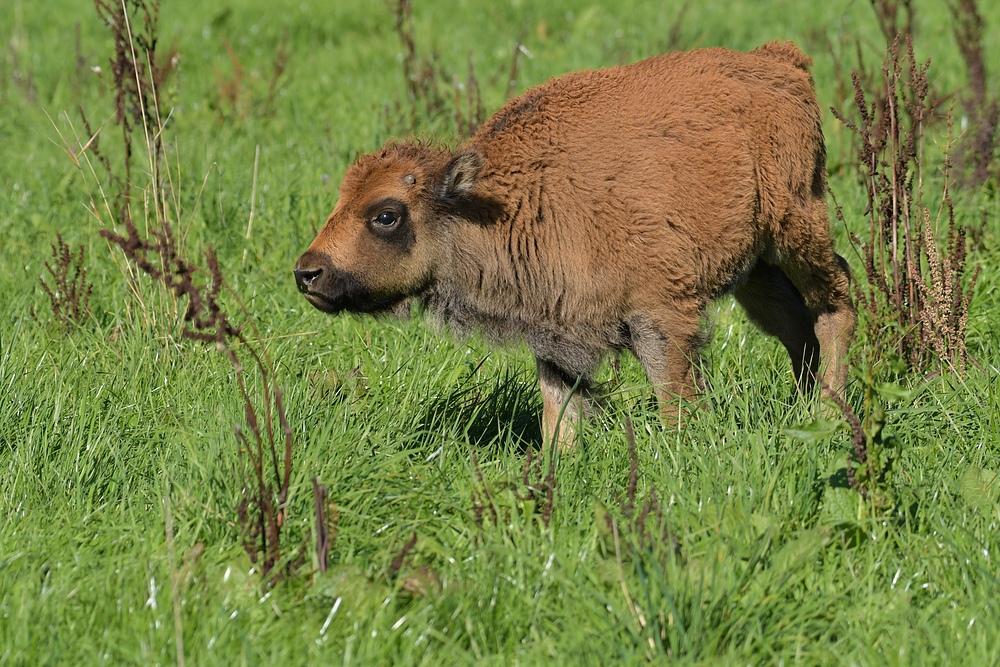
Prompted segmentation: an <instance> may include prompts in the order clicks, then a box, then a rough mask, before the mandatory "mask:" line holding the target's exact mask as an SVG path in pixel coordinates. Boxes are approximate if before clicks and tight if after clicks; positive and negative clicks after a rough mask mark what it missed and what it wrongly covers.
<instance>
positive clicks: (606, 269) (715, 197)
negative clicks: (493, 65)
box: [295, 43, 855, 443]
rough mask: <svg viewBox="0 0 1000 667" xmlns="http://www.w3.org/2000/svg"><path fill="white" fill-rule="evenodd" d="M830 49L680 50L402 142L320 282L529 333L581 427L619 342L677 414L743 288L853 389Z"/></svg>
mask: <svg viewBox="0 0 1000 667" xmlns="http://www.w3.org/2000/svg"><path fill="white" fill-rule="evenodd" d="M809 64H810V60H809V59H808V58H807V57H806V56H805V55H803V54H802V53H801V52H800V51H799V50H798V49H797V48H796V47H795V46H794V45H793V44H791V43H784V44H779V43H769V44H765V45H764V46H762V47H760V48H759V49H757V50H755V51H753V52H751V53H738V52H733V51H728V50H724V49H705V50H699V51H691V52H688V53H671V54H667V55H663V56H659V57H656V58H650V59H649V60H644V61H642V62H639V63H635V64H633V65H628V66H624V67H613V68H610V69H603V70H596V71H586V72H577V73H573V74H568V75H566V76H563V77H560V78H557V79H552V80H550V81H549V82H547V83H545V84H542V85H540V86H538V87H536V88H533V89H531V90H529V91H528V92H527V93H525V94H524V95H522V96H521V97H519V98H517V99H514V100H511V101H510V102H509V103H508V104H507V105H506V106H504V107H503V108H502V109H501V110H500V111H499V112H497V113H496V115H494V116H493V118H492V119H490V120H489V121H488V122H487V123H486V124H485V125H484V126H483V127H482V129H481V130H480V131H479V132H478V133H477V134H476V135H475V136H474V137H472V139H470V140H469V142H468V143H467V144H466V145H464V146H462V147H461V148H460V149H459V150H457V151H456V152H450V151H446V150H440V149H435V148H428V147H425V146H421V145H419V144H413V143H391V144H389V145H387V146H386V147H385V148H383V149H382V150H381V151H379V152H377V153H374V154H371V155H367V156H365V157H363V158H361V159H360V160H359V161H358V162H357V163H356V164H354V165H353V166H352V167H351V168H350V170H349V171H348V172H347V175H346V176H345V178H344V182H343V185H342V186H341V192H340V200H339V201H338V202H337V205H336V207H335V208H334V210H333V213H332V214H331V215H330V218H329V220H327V222H326V225H325V226H324V227H323V230H322V231H321V232H320V234H319V236H318V237H317V238H316V240H315V241H314V242H313V244H312V245H311V246H310V247H309V250H308V251H307V252H306V253H305V254H304V255H302V257H301V258H300V259H299V261H298V263H297V264H296V270H295V275H296V278H297V281H298V286H299V289H300V290H301V291H302V292H303V293H304V294H305V296H306V298H307V299H308V300H309V301H310V302H311V303H312V304H313V305H315V306H316V307H317V308H319V309H321V310H324V311H327V312H339V311H341V310H348V311H353V312H377V311H384V310H388V309H391V308H393V307H394V306H397V305H398V304H400V303H403V302H404V301H405V300H406V299H408V298H410V297H416V298H418V299H420V300H421V301H423V302H424V303H426V304H427V306H428V307H429V309H430V310H431V311H432V312H434V313H436V314H437V315H438V316H439V317H440V318H441V319H442V320H443V321H444V322H446V323H447V324H448V325H450V326H451V327H453V328H454V329H457V330H459V331H481V332H482V333H483V335H484V336H486V337H487V338H489V339H492V340H495V341H509V340H516V339H523V340H525V341H526V342H527V345H528V347H529V348H530V349H531V350H532V352H534V354H535V356H536V358H537V363H538V373H539V379H540V383H541V390H542V396H543V399H544V415H543V427H544V428H543V431H544V433H545V435H546V437H547V438H549V437H552V436H553V435H554V434H555V432H556V431H557V428H558V429H559V430H560V432H561V435H560V438H559V439H560V441H561V442H563V443H566V442H569V441H570V440H571V439H572V427H571V426H570V425H571V424H572V423H573V421H574V420H575V419H576V418H577V416H578V415H579V412H580V410H581V409H583V408H585V406H586V404H587V399H588V397H589V392H590V378H591V374H592V373H593V371H594V370H595V368H596V367H597V365H598V364H599V363H600V361H601V359H602V358H603V357H604V356H605V355H607V354H608V353H609V352H611V351H614V350H619V349H629V350H631V351H632V352H633V353H634V354H635V355H636V356H637V357H638V359H639V360H640V362H641V363H642V365H643V367H644V368H645V370H646V373H647V374H648V376H649V379H650V381H651V382H652V384H653V386H654V387H655V389H656V392H657V395H658V398H659V399H660V403H661V407H662V410H663V412H664V414H665V416H667V417H668V418H670V416H671V415H676V414H677V410H678V409H679V406H680V405H681V403H682V402H683V400H685V399H691V398H693V397H694V394H695V392H696V383H695V378H694V377H693V372H692V365H691V360H692V358H693V357H694V356H695V355H696V352H697V343H698V341H699V335H698V333H699V323H700V319H701V316H702V314H703V312H704V310H705V307H706V305H707V304H708V303H709V302H710V301H711V300H712V299H714V298H716V297H718V296H719V295H721V294H723V293H726V292H733V293H734V294H735V296H736V298H737V299H738V300H739V302H740V303H741V304H742V305H743V306H744V308H745V309H746V311H747V313H748V314H749V316H750V318H751V319H752V320H753V321H754V322H756V323H757V324H758V325H759V326H760V327H761V328H762V329H764V331H766V332H767V333H769V334H772V335H774V336H776V337H777V338H778V339H779V340H780V341H781V342H782V344H784V346H785V347H786V349H787V350H788V353H789V355H790V356H791V360H792V364H793V366H794V370H795V375H796V378H797V380H798V384H799V386H800V388H803V389H806V388H807V387H809V386H811V383H812V381H813V378H814V377H815V376H821V377H823V378H824V380H825V382H826V384H827V385H828V386H830V387H833V388H835V389H839V388H840V387H842V386H843V385H844V383H845V381H846V377H847V367H846V363H845V354H846V352H847V347H848V345H849V344H850V342H851V340H852V337H853V332H854V324H855V311H854V308H853V306H852V304H851V301H850V296H849V290H848V278H849V275H848V271H847V267H846V263H845V262H844V260H843V259H842V258H841V257H839V256H838V255H837V254H835V253H834V249H833V243H832V240H831V237H830V233H829V223H828V219H827V206H826V200H825V194H826V166H825V159H826V153H825V149H824V145H823V134H822V129H821V126H820V112H819V107H818V105H817V102H816V96H815V92H814V90H813V85H812V80H811V77H810V75H809V73H808V66H809ZM821 358H822V363H821ZM821 369H822V370H821ZM574 385H576V390H575V391H574V390H573V387H574ZM679 399H680V400H679ZM563 409H565V410H566V413H565V415H566V416H565V417H564V419H565V421H564V422H563V423H562V424H561V425H560V424H559V414H560V411H561V410H563Z"/></svg>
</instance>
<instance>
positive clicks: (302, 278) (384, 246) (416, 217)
mask: <svg viewBox="0 0 1000 667" xmlns="http://www.w3.org/2000/svg"><path fill="white" fill-rule="evenodd" d="M481 164H482V159H481V158H480V156H479V155H478V154H477V153H474V152H463V153H459V154H457V155H454V156H453V155H451V154H450V153H449V152H447V151H443V150H438V149H433V148H427V147H423V146H419V145H414V144H397V145H391V146H388V147H386V148H384V149H382V150H381V151H379V152H377V153H373V154H370V155H367V156H364V157H363V158H361V159H360V160H358V161H357V162H356V163H355V164H354V165H352V166H351V167H350V169H348V171H347V174H346V175H345V176H344V181H343V183H342V185H341V188H340V199H339V200H338V201H337V204H336V206H335V207H334V209H333V213H331V214H330V217H329V218H328V219H327V221H326V224H325V225H324V226H323V229H322V230H321V231H320V233H319V235H318V236H317V237H316V239H315V240H314V241H313V242H312V245H310V246H309V249H308V250H306V252H305V253H304V254H303V255H302V256H301V257H299V259H298V261H297V262H296V263H295V269H294V274H295V281H296V284H297V285H298V288H299V291H300V292H302V294H303V295H304V296H305V297H306V299H307V300H308V301H309V303H311V304H312V305H314V306H315V307H316V308H318V309H320V310H322V311H324V312H327V313H339V312H341V311H344V310H346V311H349V312H355V313H376V312H382V311H387V310H391V309H393V308H395V307H397V306H399V305H401V304H403V303H404V302H405V301H406V299H407V298H408V297H410V296H413V295H415V294H419V293H420V292H422V291H423V290H424V289H426V288H427V287H428V286H430V285H431V284H432V283H433V281H434V278H435V274H436V271H437V268H438V266H439V265H440V262H441V261H442V259H443V258H444V257H446V255H447V249H448V244H449V237H450V234H449V231H448V229H449V227H450V225H449V219H450V217H452V216H453V213H452V211H453V210H454V209H455V206H456V205H457V204H458V202H460V201H461V200H462V198H463V197H464V196H465V195H466V194H468V193H469V192H470V191H471V190H472V188H473V186H474V184H475V180H476V174H477V172H478V171H479V169H480V167H481Z"/></svg>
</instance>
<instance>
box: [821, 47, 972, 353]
mask: <svg viewBox="0 0 1000 667" xmlns="http://www.w3.org/2000/svg"><path fill="white" fill-rule="evenodd" d="M904 46H905V55H904V53H903V47H904ZM928 67H929V63H925V64H923V65H918V64H917V62H916V59H915V58H914V55H913V43H912V40H911V39H910V38H909V36H905V37H904V36H903V35H902V34H900V35H897V37H896V39H895V40H894V41H893V43H892V45H891V46H890V47H889V48H888V49H887V55H886V58H885V61H884V62H883V64H882V80H883V88H882V92H881V94H879V95H877V96H875V99H874V101H872V102H869V101H868V96H867V95H866V93H865V91H864V88H863V87H862V85H861V81H860V79H859V77H858V75H857V74H852V82H853V85H854V102H855V106H856V110H857V113H858V119H857V121H853V120H849V119H848V118H847V117H846V116H845V115H843V114H841V113H840V112H838V111H837V110H836V109H834V110H833V113H834V115H835V116H836V117H837V118H838V119H839V120H840V121H841V122H842V123H844V124H845V125H846V126H847V127H849V128H850V129H851V130H853V132H854V133H855V134H856V135H857V136H858V138H859V140H860V148H859V151H858V157H859V160H860V166H861V177H862V180H863V183H864V187H865V192H866V194H867V199H868V208H867V211H866V214H867V216H868V221H869V234H868V238H867V239H866V240H865V241H861V240H860V239H858V238H857V237H855V241H856V242H857V243H858V245H860V246H861V247H862V254H863V260H864V268H865V275H866V277H867V285H866V286H865V287H864V288H862V287H860V286H858V287H857V288H856V298H857V301H858V303H859V305H860V306H861V308H862V311H863V312H864V313H865V314H866V315H867V316H868V320H869V321H870V323H871V325H872V327H873V331H872V332H871V335H872V339H873V341H875V343H876V345H877V346H878V347H880V349H881V351H882V352H884V353H888V354H891V355H893V356H898V357H899V358H901V359H902V360H904V361H905V362H906V363H907V364H908V366H909V367H910V368H912V369H914V370H918V371H921V370H924V369H926V368H927V367H928V366H929V365H930V364H931V363H932V362H933V361H934V360H935V359H939V360H940V361H941V362H943V363H946V364H950V365H952V366H953V367H954V368H956V369H957V370H958V371H959V372H964V370H965V367H966V364H967V361H968V353H967V350H966V346H965V332H966V323H967V317H968V307H969V301H970V300H971V298H972V290H973V287H974V285H975V281H976V276H977V275H978V269H976V270H974V271H973V275H972V277H971V279H970V280H969V281H968V282H969V284H968V287H965V288H963V282H964V277H965V273H966V268H967V267H966V244H965V231H964V229H963V228H962V227H961V226H959V225H958V224H957V223H956V221H955V215H954V207H953V204H952V200H951V194H950V178H951V176H950V161H949V160H948V158H947V155H946V159H945V168H944V170H943V178H944V186H943V191H942V202H941V208H940V209H939V210H938V221H937V224H936V225H935V227H939V226H940V225H941V224H944V225H946V227H947V229H946V230H945V232H946V234H945V235H946V245H945V247H944V248H942V247H941V246H940V245H939V242H938V241H937V238H938V236H937V234H936V233H935V232H936V231H937V230H936V229H932V228H931V227H932V226H931V224H930V211H929V209H928V208H927V207H925V206H924V204H923V182H924V172H923V166H924V156H923V141H922V140H923V131H924V126H925V121H926V119H927V115H928V105H927V93H928V83H927V69H928ZM837 214H838V217H840V219H841V220H843V215H842V213H841V211H840V209H839V208H838V211H837ZM941 218H943V220H941Z"/></svg>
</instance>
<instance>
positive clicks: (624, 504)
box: [604, 417, 680, 557]
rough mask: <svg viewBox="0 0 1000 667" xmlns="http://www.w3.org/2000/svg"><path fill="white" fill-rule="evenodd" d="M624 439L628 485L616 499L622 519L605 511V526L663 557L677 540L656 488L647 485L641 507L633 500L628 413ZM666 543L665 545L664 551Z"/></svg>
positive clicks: (635, 473) (635, 474)
mask: <svg viewBox="0 0 1000 667" xmlns="http://www.w3.org/2000/svg"><path fill="white" fill-rule="evenodd" d="M625 439H626V440H627V441H628V455H629V472H628V489H627V490H626V492H625V497H624V498H619V499H618V505H619V507H620V509H621V513H622V516H623V517H624V519H625V521H624V522H623V523H622V524H619V523H618V520H617V519H615V518H614V517H612V516H611V514H606V515H605V517H604V519H605V521H606V522H607V524H608V528H609V529H610V530H611V532H612V533H613V534H615V535H622V536H624V537H625V538H626V541H627V542H629V543H630V544H632V545H633V547H634V548H638V549H642V550H643V551H645V552H648V553H661V554H662V555H663V556H664V557H665V556H666V554H667V553H668V552H671V551H672V552H674V553H676V552H677V550H678V549H679V547H680V543H679V542H678V541H677V538H675V537H674V536H673V534H672V533H671V532H670V529H669V527H668V525H667V520H666V517H665V516H664V514H663V505H662V504H661V503H660V499H659V496H657V494H656V489H655V488H652V487H651V488H650V489H649V497H647V498H646V501H645V502H644V503H643V504H642V507H641V508H639V507H637V506H636V504H635V499H636V493H637V491H638V487H639V456H638V454H637V452H636V448H635V430H634V429H633V428H632V420H631V419H629V418H628V417H626V418H625ZM665 546H666V547H668V549H667V550H666V551H664V547H665Z"/></svg>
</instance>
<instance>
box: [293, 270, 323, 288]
mask: <svg viewBox="0 0 1000 667" xmlns="http://www.w3.org/2000/svg"><path fill="white" fill-rule="evenodd" d="M292 273H294V274H295V284H296V285H298V286H299V291H300V292H308V291H309V288H310V287H311V286H312V284H313V283H314V282H316V279H317V278H319V277H320V276H321V275H323V269H295V270H294V271H293V272H292Z"/></svg>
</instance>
